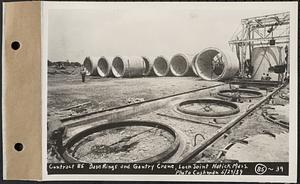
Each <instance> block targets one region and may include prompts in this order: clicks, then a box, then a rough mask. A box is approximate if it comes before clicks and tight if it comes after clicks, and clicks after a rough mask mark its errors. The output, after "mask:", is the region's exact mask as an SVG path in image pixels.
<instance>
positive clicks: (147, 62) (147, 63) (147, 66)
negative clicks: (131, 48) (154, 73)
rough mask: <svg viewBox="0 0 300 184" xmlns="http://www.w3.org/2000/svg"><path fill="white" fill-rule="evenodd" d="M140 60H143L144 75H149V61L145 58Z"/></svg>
mask: <svg viewBox="0 0 300 184" xmlns="http://www.w3.org/2000/svg"><path fill="white" fill-rule="evenodd" d="M142 58H143V60H144V63H145V71H144V74H146V73H149V72H150V61H149V60H148V59H147V58H145V57H142Z"/></svg>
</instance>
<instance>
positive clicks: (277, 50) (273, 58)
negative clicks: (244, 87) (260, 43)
mask: <svg viewBox="0 0 300 184" xmlns="http://www.w3.org/2000/svg"><path fill="white" fill-rule="evenodd" d="M251 64H252V66H253V73H252V79H255V80H260V79H261V76H262V75H263V73H265V74H267V73H268V74H269V76H270V77H271V80H275V81H276V80H278V74H276V73H273V72H269V68H270V66H275V65H281V64H285V63H284V60H283V59H282V47H278V46H268V47H256V48H254V49H253V52H252V55H251Z"/></svg>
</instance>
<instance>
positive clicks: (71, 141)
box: [62, 120, 180, 163]
mask: <svg viewBox="0 0 300 184" xmlns="http://www.w3.org/2000/svg"><path fill="white" fill-rule="evenodd" d="M127 126H148V127H154V128H159V129H162V130H165V131H167V132H168V133H170V134H171V135H172V136H173V137H174V142H173V143H172V144H171V146H170V147H169V148H168V149H166V150H165V151H163V152H161V153H159V154H157V155H154V156H151V157H149V158H146V159H143V160H138V161H135V163H155V162H163V161H165V160H167V159H169V158H170V157H171V156H173V155H174V154H175V153H176V151H177V149H178V147H179V145H180V139H179V136H178V134H177V132H176V131H175V130H174V129H173V128H172V127H170V126H168V125H165V124H162V123H159V122H153V121H138V120H128V121H120V122H112V123H106V124H102V125H98V126H96V127H92V128H89V129H86V130H84V131H82V132H80V133H78V134H76V135H74V136H73V137H71V138H70V139H69V140H68V141H67V143H66V144H65V145H64V150H65V151H64V153H63V154H62V157H63V158H64V160H65V161H66V162H67V163H81V162H82V161H80V160H78V159H76V158H75V157H73V156H72V153H69V152H68V150H69V149H70V148H71V147H72V146H74V145H75V144H76V143H77V142H78V141H80V140H81V139H82V138H84V137H86V136H89V135H91V134H93V133H97V132H99V131H103V130H107V129H112V128H117V127H127Z"/></svg>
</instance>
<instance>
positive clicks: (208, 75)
mask: <svg viewBox="0 0 300 184" xmlns="http://www.w3.org/2000/svg"><path fill="white" fill-rule="evenodd" d="M195 68H196V70H197V73H198V74H199V76H200V77H201V78H203V79H205V80H223V79H228V78H231V77H233V76H234V75H235V74H236V73H237V71H238V70H239V62H238V61H237V59H236V58H235V57H233V56H232V55H231V54H230V52H228V53H227V52H226V53H225V52H223V51H221V50H220V49H218V48H214V47H209V48H206V49H204V50H202V51H201V52H200V53H199V54H198V55H197V58H196V61H195Z"/></svg>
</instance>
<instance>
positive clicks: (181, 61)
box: [170, 54, 197, 77]
mask: <svg viewBox="0 0 300 184" xmlns="http://www.w3.org/2000/svg"><path fill="white" fill-rule="evenodd" d="M195 59H196V57H195V56H193V55H191V54H176V55H174V56H173V57H172V58H171V60H170V70H171V72H172V74H173V75H174V76H177V77H181V76H187V75H197V73H196V71H194V70H193V69H192V68H193V67H192V66H193V63H194V60H195Z"/></svg>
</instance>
